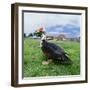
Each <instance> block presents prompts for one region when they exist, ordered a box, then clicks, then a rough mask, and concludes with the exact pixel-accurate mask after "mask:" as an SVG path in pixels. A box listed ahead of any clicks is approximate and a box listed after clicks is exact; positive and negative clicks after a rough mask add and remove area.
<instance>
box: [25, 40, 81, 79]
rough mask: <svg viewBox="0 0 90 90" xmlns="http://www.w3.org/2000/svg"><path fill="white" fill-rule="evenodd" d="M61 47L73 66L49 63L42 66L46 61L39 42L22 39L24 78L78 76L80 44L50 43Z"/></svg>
mask: <svg viewBox="0 0 90 90" xmlns="http://www.w3.org/2000/svg"><path fill="white" fill-rule="evenodd" d="M51 42H53V43H56V44H57V45H59V46H61V47H63V48H64V49H65V51H66V52H67V53H68V54H69V57H70V59H71V60H72V62H73V64H71V65H62V64H59V63H55V62H51V63H49V64H48V65H43V64H42V62H43V61H45V60H46V57H45V55H44V54H43V53H42V50H41V48H40V47H39V40H35V39H31V38H25V39H24V77H39V76H61V75H79V74H80V43H78V42H70V41H55V40H53V41H51Z"/></svg>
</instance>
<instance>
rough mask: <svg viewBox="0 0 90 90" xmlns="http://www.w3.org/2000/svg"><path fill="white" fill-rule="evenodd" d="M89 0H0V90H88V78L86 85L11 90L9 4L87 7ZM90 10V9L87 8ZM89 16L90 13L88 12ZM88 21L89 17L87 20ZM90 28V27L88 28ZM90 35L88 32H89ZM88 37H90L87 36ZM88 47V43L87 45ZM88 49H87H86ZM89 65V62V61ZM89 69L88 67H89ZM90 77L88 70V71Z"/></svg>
mask: <svg viewBox="0 0 90 90" xmlns="http://www.w3.org/2000/svg"><path fill="white" fill-rule="evenodd" d="M89 1H90V0H0V90H16V89H18V90H24V89H26V90H29V89H31V90H38V89H39V90H42V89H44V90H60V89H61V90H63V89H64V90H72V89H73V90H88V89H89V88H90V78H89V83H88V84H72V85H55V86H41V87H40V86H38V87H24V88H13V87H11V86H10V78H11V66H10V65H11V41H10V38H11V36H10V35H11V6H10V5H11V3H13V2H25V3H26V2H27V3H43V4H59V5H74V6H75V5H78V6H89V5H88V4H89ZM89 8H90V7H89ZM89 16H90V12H89ZM88 19H89V20H90V17H89V18H88ZM89 28H90V27H89ZM89 34H90V31H89ZM89 37H90V35H89ZM89 46H90V43H89ZM88 49H89V48H88ZM89 64H90V61H89ZM89 68H90V65H89ZM89 76H90V70H89Z"/></svg>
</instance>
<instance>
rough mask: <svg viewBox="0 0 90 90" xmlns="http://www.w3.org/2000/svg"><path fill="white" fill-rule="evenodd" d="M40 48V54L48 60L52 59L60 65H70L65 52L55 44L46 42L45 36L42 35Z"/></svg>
mask: <svg viewBox="0 0 90 90" xmlns="http://www.w3.org/2000/svg"><path fill="white" fill-rule="evenodd" d="M40 47H41V50H42V52H43V53H44V55H45V56H46V57H47V58H48V59H52V60H54V61H56V60H58V61H59V62H60V63H61V64H71V63H72V61H71V59H70V58H69V57H68V54H67V53H66V52H65V50H64V49H63V48H62V47H60V46H58V45H56V44H55V43H51V42H49V41H47V39H46V35H45V34H42V36H41V42H40Z"/></svg>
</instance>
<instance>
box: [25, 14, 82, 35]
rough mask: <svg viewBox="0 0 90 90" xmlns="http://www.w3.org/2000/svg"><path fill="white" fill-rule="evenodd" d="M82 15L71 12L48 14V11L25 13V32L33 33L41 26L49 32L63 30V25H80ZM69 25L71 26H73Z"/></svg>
mask: <svg viewBox="0 0 90 90" xmlns="http://www.w3.org/2000/svg"><path fill="white" fill-rule="evenodd" d="M80 23H81V15H71V14H50V13H49V14H46V13H26V12H25V13H24V32H25V33H32V32H34V31H35V30H37V29H38V28H40V27H44V28H45V29H46V31H47V32H54V33H58V32H63V30H64V29H63V27H64V26H66V25H72V26H74V27H80ZM72 26H69V28H72Z"/></svg>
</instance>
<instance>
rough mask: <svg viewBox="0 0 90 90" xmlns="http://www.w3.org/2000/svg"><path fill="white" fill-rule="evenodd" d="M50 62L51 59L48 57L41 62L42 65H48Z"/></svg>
mask: <svg viewBox="0 0 90 90" xmlns="http://www.w3.org/2000/svg"><path fill="white" fill-rule="evenodd" d="M51 62H52V59H49V60H47V61H43V62H42V64H43V65H48V64H49V63H51Z"/></svg>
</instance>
